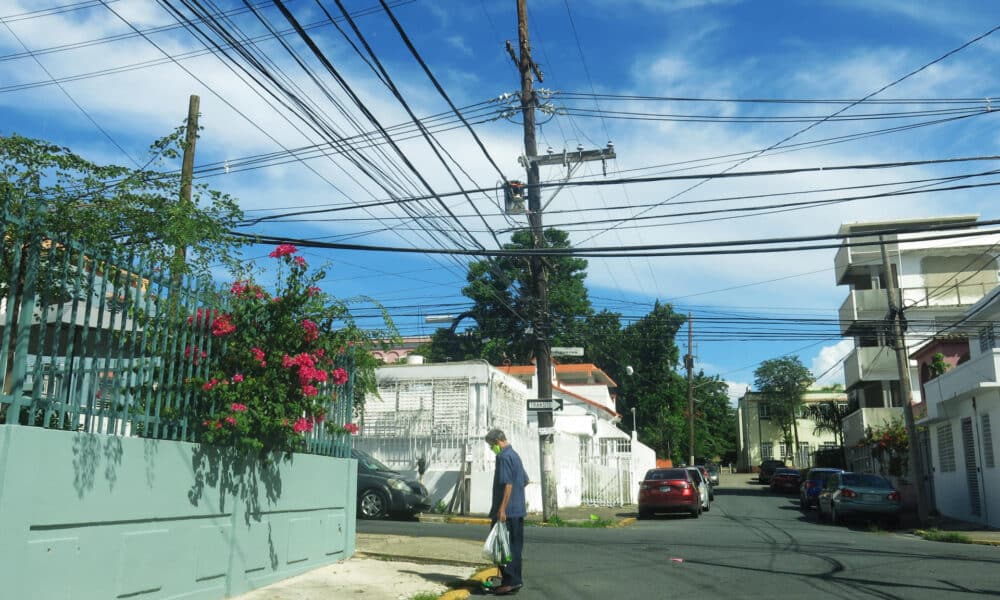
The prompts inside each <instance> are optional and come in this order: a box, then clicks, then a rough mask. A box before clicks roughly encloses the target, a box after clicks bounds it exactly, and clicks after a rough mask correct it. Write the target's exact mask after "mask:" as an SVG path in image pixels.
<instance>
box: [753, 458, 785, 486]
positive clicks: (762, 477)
mask: <svg viewBox="0 0 1000 600" xmlns="http://www.w3.org/2000/svg"><path fill="white" fill-rule="evenodd" d="M784 466H786V465H785V461H783V460H765V461H764V462H762V463H760V471H759V472H758V473H757V481H758V482H760V483H766V484H770V483H771V475H774V470H775V469H780V468H782V467H784Z"/></svg>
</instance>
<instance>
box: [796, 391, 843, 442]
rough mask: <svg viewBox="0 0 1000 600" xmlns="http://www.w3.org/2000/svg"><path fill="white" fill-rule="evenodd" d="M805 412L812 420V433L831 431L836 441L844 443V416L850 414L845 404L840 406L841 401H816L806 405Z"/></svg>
mask: <svg viewBox="0 0 1000 600" xmlns="http://www.w3.org/2000/svg"><path fill="white" fill-rule="evenodd" d="M805 412H806V415H807V416H808V417H809V418H810V419H812V420H813V425H814V427H813V432H814V433H822V432H828V433H832V434H833V435H834V437H836V439H837V443H838V444H840V445H841V446H843V445H844V418H845V417H846V416H847V415H849V414H850V410H849V409H848V408H847V406H843V407H841V403H839V402H833V401H826V402H818V403H816V404H812V405H810V406H807V407H806V409H805Z"/></svg>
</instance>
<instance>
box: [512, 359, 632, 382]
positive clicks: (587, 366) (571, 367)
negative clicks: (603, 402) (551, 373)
mask: <svg viewBox="0 0 1000 600" xmlns="http://www.w3.org/2000/svg"><path fill="white" fill-rule="evenodd" d="M554 366H555V369H556V379H557V380H559V379H562V378H561V377H559V376H560V375H576V374H582V375H586V376H587V378H588V379H591V378H592V379H593V380H594V382H595V383H603V384H604V385H606V386H608V387H609V388H614V387H618V384H617V383H615V381H614V380H613V379H611V377H609V376H608V374H607V373H605V372H604V371H602V370H601V369H600V368H599V367H598V366H597V365H595V364H593V363H573V364H565V365H562V364H557V365H554ZM497 369H499V370H500V371H503V372H504V373H507V374H509V375H521V376H532V375H534V374H535V372H536V367H535V365H504V366H499V367H497Z"/></svg>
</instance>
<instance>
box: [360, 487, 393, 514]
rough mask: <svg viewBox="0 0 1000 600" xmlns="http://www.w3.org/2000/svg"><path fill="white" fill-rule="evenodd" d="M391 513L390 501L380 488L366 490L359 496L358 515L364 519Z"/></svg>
mask: <svg viewBox="0 0 1000 600" xmlns="http://www.w3.org/2000/svg"><path fill="white" fill-rule="evenodd" d="M387 514H389V501H388V500H387V499H386V497H385V494H383V493H382V492H380V491H378V490H365V491H364V492H362V493H361V497H359V498H358V515H360V516H361V518H362V519H381V518H383V517H385V516H386V515H387Z"/></svg>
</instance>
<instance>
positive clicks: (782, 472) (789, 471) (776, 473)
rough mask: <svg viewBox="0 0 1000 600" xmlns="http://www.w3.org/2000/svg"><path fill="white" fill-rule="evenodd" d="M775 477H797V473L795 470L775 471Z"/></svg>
mask: <svg viewBox="0 0 1000 600" xmlns="http://www.w3.org/2000/svg"><path fill="white" fill-rule="evenodd" d="M774 474H775V475H798V474H799V472H798V471H796V470H795V469H775V470H774Z"/></svg>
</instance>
